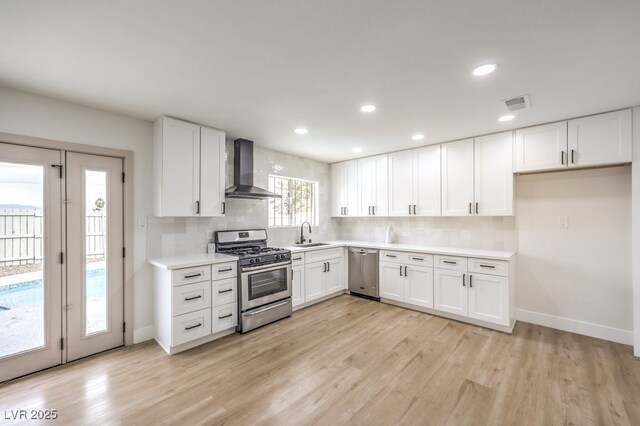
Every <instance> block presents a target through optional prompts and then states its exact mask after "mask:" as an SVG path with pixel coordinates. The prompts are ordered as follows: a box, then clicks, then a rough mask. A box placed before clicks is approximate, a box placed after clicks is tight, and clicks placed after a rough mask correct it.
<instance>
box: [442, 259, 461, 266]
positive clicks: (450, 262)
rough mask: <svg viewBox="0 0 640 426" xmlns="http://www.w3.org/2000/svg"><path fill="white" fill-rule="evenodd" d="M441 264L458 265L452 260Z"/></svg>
mask: <svg viewBox="0 0 640 426" xmlns="http://www.w3.org/2000/svg"><path fill="white" fill-rule="evenodd" d="M442 263H446V264H448V265H457V264H458V262H454V261H452V260H443V261H442Z"/></svg>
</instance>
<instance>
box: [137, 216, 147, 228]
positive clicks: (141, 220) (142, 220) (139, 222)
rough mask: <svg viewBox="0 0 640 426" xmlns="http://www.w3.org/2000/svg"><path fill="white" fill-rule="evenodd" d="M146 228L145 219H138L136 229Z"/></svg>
mask: <svg viewBox="0 0 640 426" xmlns="http://www.w3.org/2000/svg"><path fill="white" fill-rule="evenodd" d="M146 227H147V218H146V217H141V218H138V229H145V228H146Z"/></svg>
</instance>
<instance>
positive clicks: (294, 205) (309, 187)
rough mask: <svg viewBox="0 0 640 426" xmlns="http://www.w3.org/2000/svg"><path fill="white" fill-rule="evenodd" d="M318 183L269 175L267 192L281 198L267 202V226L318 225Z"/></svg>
mask: <svg viewBox="0 0 640 426" xmlns="http://www.w3.org/2000/svg"><path fill="white" fill-rule="evenodd" d="M318 186H319V185H318V182H314V181H310V180H304V179H295V178H289V177H283V176H273V175H269V191H271V192H275V193H276V194H280V195H282V198H272V199H270V200H269V226H270V227H277V226H299V225H300V224H302V223H303V222H305V221H307V222H309V223H310V224H311V225H313V226H316V225H318V192H319V188H318Z"/></svg>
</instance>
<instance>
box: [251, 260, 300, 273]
mask: <svg viewBox="0 0 640 426" xmlns="http://www.w3.org/2000/svg"><path fill="white" fill-rule="evenodd" d="M288 265H291V261H289V262H285V263H278V264H277V265H269V266H268V267H266V266H254V267H251V268H243V269H242V272H254V271H260V272H269V271H275V270H276V269H280V268H282V267H283V266H288Z"/></svg>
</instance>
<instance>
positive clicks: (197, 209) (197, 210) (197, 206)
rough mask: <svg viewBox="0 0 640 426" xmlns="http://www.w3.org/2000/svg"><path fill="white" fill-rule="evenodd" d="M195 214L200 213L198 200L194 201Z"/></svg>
mask: <svg viewBox="0 0 640 426" xmlns="http://www.w3.org/2000/svg"><path fill="white" fill-rule="evenodd" d="M196 214H200V201H196Z"/></svg>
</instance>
